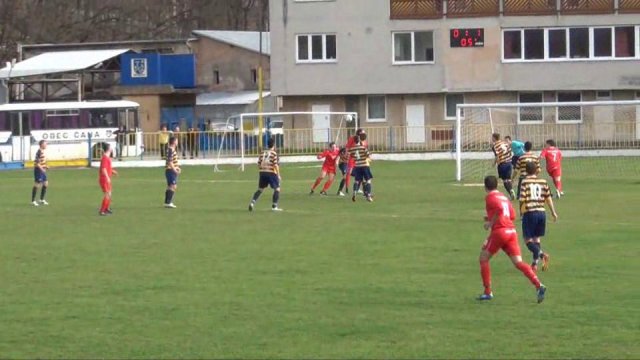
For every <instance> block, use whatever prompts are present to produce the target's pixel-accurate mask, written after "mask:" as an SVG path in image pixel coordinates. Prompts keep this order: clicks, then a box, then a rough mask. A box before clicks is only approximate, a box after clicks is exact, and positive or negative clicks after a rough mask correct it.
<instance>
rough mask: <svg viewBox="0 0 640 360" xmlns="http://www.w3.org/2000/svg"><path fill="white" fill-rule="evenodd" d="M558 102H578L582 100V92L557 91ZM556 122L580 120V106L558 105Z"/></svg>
mask: <svg viewBox="0 0 640 360" xmlns="http://www.w3.org/2000/svg"><path fill="white" fill-rule="evenodd" d="M556 96H557V101H558V102H579V101H582V93H580V92H578V91H571V92H558V93H557V95H556ZM556 122H559V123H579V122H582V107H581V106H558V107H557V111H556Z"/></svg>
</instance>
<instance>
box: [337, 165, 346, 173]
mask: <svg viewBox="0 0 640 360" xmlns="http://www.w3.org/2000/svg"><path fill="white" fill-rule="evenodd" d="M338 169H340V172H341V173H342V175H344V174H346V173H347V163H341V164H338Z"/></svg>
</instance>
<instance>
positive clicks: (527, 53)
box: [524, 29, 544, 59]
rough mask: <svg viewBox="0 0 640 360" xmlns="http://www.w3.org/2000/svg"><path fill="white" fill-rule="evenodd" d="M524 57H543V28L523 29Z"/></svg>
mask: <svg viewBox="0 0 640 360" xmlns="http://www.w3.org/2000/svg"><path fill="white" fill-rule="evenodd" d="M524 58H525V59H544V30H543V29H528V30H525V31H524Z"/></svg>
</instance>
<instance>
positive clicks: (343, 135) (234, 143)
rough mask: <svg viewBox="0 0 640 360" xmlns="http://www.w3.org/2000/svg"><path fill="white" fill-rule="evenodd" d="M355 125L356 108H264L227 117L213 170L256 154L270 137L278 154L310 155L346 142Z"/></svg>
mask: <svg viewBox="0 0 640 360" xmlns="http://www.w3.org/2000/svg"><path fill="white" fill-rule="evenodd" d="M357 128H358V114H357V113H355V112H330V111H329V112H265V113H243V114H238V115H234V116H231V117H229V118H228V119H227V122H226V124H225V126H224V129H220V133H219V136H218V144H217V149H218V150H217V155H216V161H215V165H214V170H215V171H220V166H221V165H224V164H239V166H240V170H242V171H244V167H245V162H246V160H245V158H246V157H248V156H257V155H258V154H259V153H260V152H261V151H262V150H263V149H264V147H265V146H266V144H267V141H268V139H273V140H274V141H275V145H276V147H277V149H278V153H279V154H280V155H311V154H316V153H318V152H320V151H322V150H323V149H325V148H326V147H327V145H328V144H329V143H330V142H335V143H336V144H338V145H340V144H341V143H342V142H346V139H347V137H348V136H350V135H351V134H353V133H355V130H356V129H357Z"/></svg>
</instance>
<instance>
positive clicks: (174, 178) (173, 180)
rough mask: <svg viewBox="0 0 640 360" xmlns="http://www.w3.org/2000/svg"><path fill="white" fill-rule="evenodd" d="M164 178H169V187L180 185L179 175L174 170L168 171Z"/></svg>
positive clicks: (165, 172)
mask: <svg viewBox="0 0 640 360" xmlns="http://www.w3.org/2000/svg"><path fill="white" fill-rule="evenodd" d="M164 177H166V178H167V186H171V185H178V173H176V172H175V171H173V170H169V169H166V170H165V171H164Z"/></svg>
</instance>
